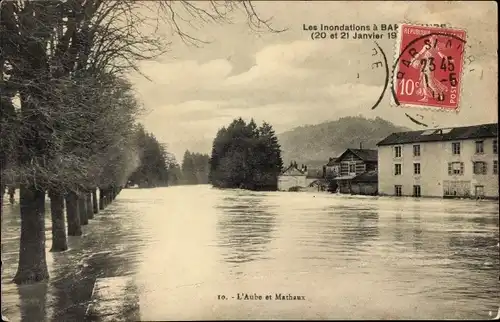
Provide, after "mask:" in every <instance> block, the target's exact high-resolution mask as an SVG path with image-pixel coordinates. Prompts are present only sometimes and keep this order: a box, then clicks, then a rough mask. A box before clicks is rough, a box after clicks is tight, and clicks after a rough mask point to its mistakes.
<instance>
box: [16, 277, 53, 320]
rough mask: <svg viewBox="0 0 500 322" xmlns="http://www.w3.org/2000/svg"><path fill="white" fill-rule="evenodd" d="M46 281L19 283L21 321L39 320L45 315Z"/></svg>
mask: <svg viewBox="0 0 500 322" xmlns="http://www.w3.org/2000/svg"><path fill="white" fill-rule="evenodd" d="M48 289H49V287H48V283H47V282H42V283H39V284H36V285H21V286H19V287H18V292H19V302H20V310H21V320H22V321H39V317H44V316H47V291H48Z"/></svg>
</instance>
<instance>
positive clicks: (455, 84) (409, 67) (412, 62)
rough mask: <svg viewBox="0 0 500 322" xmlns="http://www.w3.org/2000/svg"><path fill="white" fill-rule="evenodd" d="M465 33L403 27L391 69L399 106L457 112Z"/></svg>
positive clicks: (441, 29)
mask: <svg viewBox="0 0 500 322" xmlns="http://www.w3.org/2000/svg"><path fill="white" fill-rule="evenodd" d="M464 38H465V31H463V30H459V29H447V28H435V27H434V28H429V27H423V26H412V25H402V26H401V29H400V38H399V39H398V41H399V50H400V53H399V55H398V57H397V58H396V60H395V62H394V65H393V68H392V82H391V94H392V100H393V103H394V104H395V105H396V106H400V105H402V106H408V107H424V108H432V109H439V110H448V111H458V109H459V104H460V94H461V87H460V85H461V78H462V69H463V66H462V65H463V55H464V49H465V43H466V41H465V39H464Z"/></svg>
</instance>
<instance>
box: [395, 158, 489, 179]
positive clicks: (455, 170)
mask: <svg viewBox="0 0 500 322" xmlns="http://www.w3.org/2000/svg"><path fill="white" fill-rule="evenodd" d="M472 170H473V173H474V174H488V171H487V163H486V162H483V161H480V162H472ZM401 173H402V165H401V163H396V164H394V175H396V176H398V175H401ZM413 174H417V175H419V174H420V163H418V162H415V163H413ZM448 174H449V175H450V176H451V175H463V174H464V163H463V162H449V163H448ZM493 174H498V160H494V161H493Z"/></svg>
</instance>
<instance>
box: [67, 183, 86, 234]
mask: <svg viewBox="0 0 500 322" xmlns="http://www.w3.org/2000/svg"><path fill="white" fill-rule="evenodd" d="M66 220H67V221H68V236H81V235H82V225H81V223H80V214H79V213H78V199H77V195H76V193H75V192H73V191H71V192H69V193H68V195H67V196H66Z"/></svg>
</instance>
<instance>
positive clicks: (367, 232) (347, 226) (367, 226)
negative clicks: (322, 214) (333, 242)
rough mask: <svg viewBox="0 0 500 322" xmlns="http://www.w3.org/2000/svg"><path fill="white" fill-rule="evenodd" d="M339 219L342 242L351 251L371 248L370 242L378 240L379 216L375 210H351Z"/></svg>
mask: <svg viewBox="0 0 500 322" xmlns="http://www.w3.org/2000/svg"><path fill="white" fill-rule="evenodd" d="M339 217H340V219H341V234H342V241H343V244H344V245H345V246H347V247H348V248H349V249H356V248H365V247H369V242H370V241H373V240H375V239H377V238H378V236H379V227H378V221H379V215H378V212H377V211H375V210H374V209H366V210H351V211H350V212H348V213H343V214H341V215H340V216H339ZM363 244H366V245H363Z"/></svg>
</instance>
